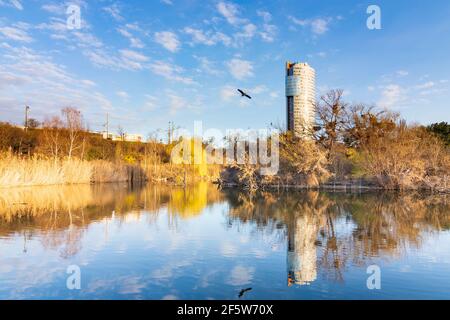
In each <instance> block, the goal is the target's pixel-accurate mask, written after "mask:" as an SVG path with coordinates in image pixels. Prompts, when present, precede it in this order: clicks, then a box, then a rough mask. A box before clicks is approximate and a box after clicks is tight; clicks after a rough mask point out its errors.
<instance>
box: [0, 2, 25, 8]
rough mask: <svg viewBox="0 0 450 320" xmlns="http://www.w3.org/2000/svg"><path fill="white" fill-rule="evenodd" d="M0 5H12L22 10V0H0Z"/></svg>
mask: <svg viewBox="0 0 450 320" xmlns="http://www.w3.org/2000/svg"><path fill="white" fill-rule="evenodd" d="M0 7H12V8H16V9H17V10H23V5H22V2H21V1H19V0H0Z"/></svg>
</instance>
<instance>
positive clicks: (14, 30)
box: [0, 27, 33, 43]
mask: <svg viewBox="0 0 450 320" xmlns="http://www.w3.org/2000/svg"><path fill="white" fill-rule="evenodd" d="M0 34H1V35H3V36H4V37H6V38H8V39H10V40H14V41H19V42H26V43H29V42H32V41H33V38H32V37H31V36H30V35H29V34H28V33H27V31H26V30H24V29H23V28H18V27H0Z"/></svg>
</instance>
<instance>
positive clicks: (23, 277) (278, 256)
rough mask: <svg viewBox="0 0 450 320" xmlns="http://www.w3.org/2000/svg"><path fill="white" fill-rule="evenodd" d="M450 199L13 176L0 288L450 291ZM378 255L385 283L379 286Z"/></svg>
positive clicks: (92, 295) (165, 292)
mask: <svg viewBox="0 0 450 320" xmlns="http://www.w3.org/2000/svg"><path fill="white" fill-rule="evenodd" d="M448 200H449V196H448V195H423V194H415V193H414V194H412V193H406V194H397V193H374V192H367V193H346V192H336V193H330V192H316V191H286V192H261V193H256V194H252V195H251V194H247V193H239V192H237V191H236V190H228V191H220V190H218V189H217V187H216V186H213V185H209V184H207V183H200V184H197V185H193V186H189V187H187V188H178V187H168V186H154V185H148V186H143V187H135V188H132V187H130V186H128V185H120V184H118V185H116V184H113V185H95V186H89V185H80V186H55V187H33V188H17V189H2V190H0V299H242V300H244V299H449V298H450V210H449V209H450V202H449V201H448ZM73 266H75V267H76V268H79V270H78V271H79V275H80V277H79V280H80V281H79V284H80V289H79V290H78V289H76V288H75V289H74V290H70V289H69V288H68V285H67V282H68V278H69V277H72V275H73V274H72V273H70V272H69V273H68V271H70V270H73V269H71V268H73ZM373 266H375V268H379V269H377V270H379V273H378V272H377V274H376V276H377V281H378V283H379V284H380V286H381V288H380V289H376V288H375V289H369V288H368V284H367V282H368V278H369V277H371V276H372V273H371V272H369V273H368V268H369V271H370V270H373V268H374V267H373ZM371 268H372V269H371Z"/></svg>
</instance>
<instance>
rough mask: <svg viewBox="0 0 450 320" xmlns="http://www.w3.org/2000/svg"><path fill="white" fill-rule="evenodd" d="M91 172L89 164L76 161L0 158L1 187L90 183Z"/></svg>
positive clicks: (9, 156)
mask: <svg viewBox="0 0 450 320" xmlns="http://www.w3.org/2000/svg"><path fill="white" fill-rule="evenodd" d="M91 172H92V167H91V165H90V164H89V163H88V162H85V161H81V160H76V159H72V160H57V161H54V160H53V159H46V158H41V157H38V156H34V157H31V158H20V157H17V156H13V155H11V154H6V155H5V154H4V155H2V156H0V187H16V186H39V185H55V184H79V183H89V182H90V181H91Z"/></svg>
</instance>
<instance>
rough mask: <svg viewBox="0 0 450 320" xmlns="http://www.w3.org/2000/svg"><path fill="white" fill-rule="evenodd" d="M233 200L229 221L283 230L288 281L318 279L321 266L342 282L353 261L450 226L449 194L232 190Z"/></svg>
mask: <svg viewBox="0 0 450 320" xmlns="http://www.w3.org/2000/svg"><path fill="white" fill-rule="evenodd" d="M228 199H229V200H230V203H231V204H232V208H231V210H230V216H229V217H230V221H229V224H230V225H233V224H236V223H237V224H239V223H248V222H249V221H253V222H255V223H256V224H257V226H258V228H259V229H264V230H274V231H277V232H279V231H280V229H281V230H284V232H285V233H286V237H287V244H288V246H287V250H288V252H287V277H288V279H287V281H288V285H289V286H290V285H293V284H297V285H307V284H310V283H311V282H314V281H315V280H316V279H317V268H322V269H323V270H326V271H327V272H326V276H327V277H329V278H330V279H333V280H336V281H343V272H342V270H343V269H344V268H345V267H346V265H347V264H348V263H349V262H350V263H352V264H356V265H365V264H367V260H370V259H372V258H374V257H380V256H383V257H384V258H386V257H395V256H398V255H400V254H401V253H402V250H404V249H405V248H406V247H408V246H415V247H416V248H419V247H420V245H421V241H422V237H423V236H424V235H425V234H426V233H429V232H439V231H443V230H448V229H450V204H449V203H448V196H446V195H423V194H422V195H421V194H411V195H402V194H388V193H367V194H348V193H338V194H329V193H319V192H291V193H289V194H285V193H282V194H274V193H260V194H258V195H248V194H247V195H246V194H242V193H228ZM281 226H285V228H282V227H281ZM318 248H319V249H318Z"/></svg>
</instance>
